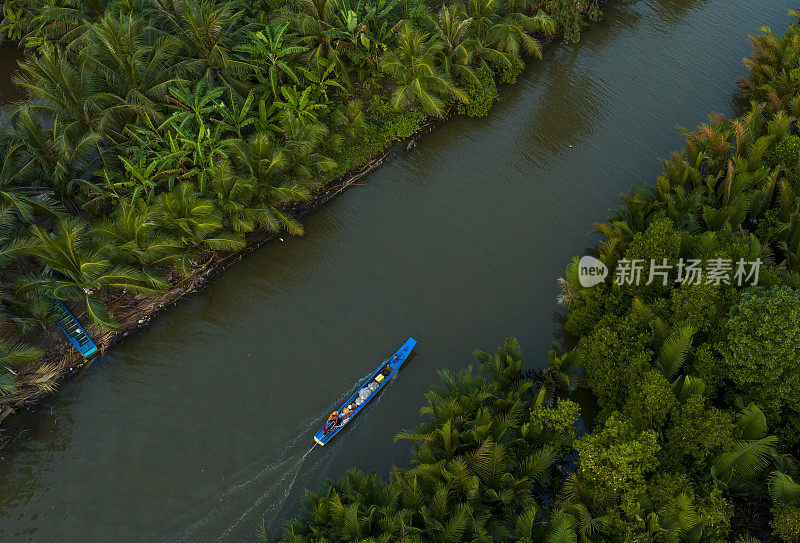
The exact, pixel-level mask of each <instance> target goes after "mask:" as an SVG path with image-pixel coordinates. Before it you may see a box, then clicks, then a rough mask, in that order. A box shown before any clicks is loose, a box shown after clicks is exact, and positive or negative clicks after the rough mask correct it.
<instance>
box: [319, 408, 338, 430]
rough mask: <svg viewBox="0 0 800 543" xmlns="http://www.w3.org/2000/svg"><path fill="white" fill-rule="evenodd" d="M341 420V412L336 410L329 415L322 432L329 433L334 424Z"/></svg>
mask: <svg viewBox="0 0 800 543" xmlns="http://www.w3.org/2000/svg"><path fill="white" fill-rule="evenodd" d="M338 422H339V412H338V411H334V412H333V413H331V414H330V415H329V416H328V421H327V422H326V423H325V426H324V427H323V428H322V433H323V434H327V433H328V432H330V431H331V430H332V429H333V427H334V426H336V424H337V423H338Z"/></svg>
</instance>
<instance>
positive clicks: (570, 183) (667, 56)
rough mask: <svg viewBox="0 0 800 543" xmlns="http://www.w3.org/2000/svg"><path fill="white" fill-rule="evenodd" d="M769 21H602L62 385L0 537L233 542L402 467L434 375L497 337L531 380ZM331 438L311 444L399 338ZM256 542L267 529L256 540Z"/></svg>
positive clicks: (664, 4)
mask: <svg viewBox="0 0 800 543" xmlns="http://www.w3.org/2000/svg"><path fill="white" fill-rule="evenodd" d="M792 5H793V2H790V1H789V0H785V1H784V0H781V1H775V0H770V1H767V0H757V1H756V0H707V1H701V0H661V1H657V0H640V1H635V2H630V1H629V2H622V3H615V4H614V5H612V6H611V7H608V8H607V10H606V16H605V19H604V22H602V23H600V24H597V25H596V26H594V27H593V28H592V29H591V30H589V31H588V32H586V34H585V37H584V39H583V40H582V41H581V43H579V44H577V45H556V46H553V47H551V48H550V49H549V50H548V51H547V52H546V53H545V58H544V60H543V62H540V63H535V64H534V65H533V66H531V67H530V68H529V69H527V70H526V71H525V73H524V74H523V75H522V76H521V77H520V81H519V82H518V84H517V85H515V86H512V87H506V88H504V89H502V91H501V97H502V101H501V102H500V103H499V104H498V106H497V107H496V108H495V109H494V110H493V111H492V112H491V114H490V116H489V117H487V118H483V119H477V120H475V119H454V120H451V121H448V122H446V123H444V124H443V125H442V126H441V127H439V128H438V129H437V130H436V131H435V132H433V133H432V134H430V135H427V136H425V137H423V138H422V140H421V142H420V145H419V147H417V148H415V149H413V150H412V151H411V152H409V153H402V154H400V156H398V157H396V158H395V159H394V160H393V161H391V162H390V163H389V164H387V165H385V166H384V167H383V168H381V169H380V170H378V171H377V172H376V173H374V174H373V175H371V176H370V177H369V178H368V179H367V180H366V182H365V183H364V184H363V186H358V187H355V188H353V189H351V190H350V191H349V192H347V193H346V194H345V195H343V196H342V197H340V198H338V199H337V200H335V201H334V202H332V203H331V204H330V205H328V206H326V207H325V208H324V209H323V210H322V211H321V212H320V213H318V214H316V215H314V216H312V217H309V218H308V219H307V220H306V222H305V225H306V232H307V235H306V236H305V237H303V238H295V239H286V241H284V242H282V243H281V242H279V243H274V244H272V245H269V246H266V247H264V248H262V249H260V250H258V251H257V252H256V253H254V254H253V255H251V256H249V257H247V258H246V259H244V260H243V261H241V262H239V263H237V264H236V265H235V266H233V267H232V268H231V269H230V270H228V271H227V272H225V273H224V274H223V275H222V276H221V277H219V278H217V279H216V280H215V281H214V282H213V283H212V285H211V288H210V289H208V290H207V291H206V292H204V293H201V294H198V295H195V296H192V297H190V298H188V299H186V300H184V301H183V302H182V303H180V304H179V305H178V306H177V307H175V308H172V309H170V310H169V311H167V312H166V313H165V314H163V315H162V316H161V317H160V318H159V319H157V321H156V322H155V323H153V324H152V325H151V326H150V327H149V328H148V329H147V330H145V331H143V332H141V333H139V334H137V335H135V336H132V337H130V338H128V339H127V340H126V341H125V342H124V343H123V344H122V345H120V346H118V347H116V348H115V349H113V350H112V352H110V353H108V354H107V355H105V356H104V357H103V358H101V359H99V360H97V361H95V362H94V364H93V365H92V366H91V367H90V368H89V369H88V370H87V371H86V372H85V374H84V375H83V376H82V377H80V378H78V379H76V380H73V381H69V382H67V383H65V384H64V385H63V386H62V387H61V390H60V391H59V392H58V393H57V394H55V395H54V396H53V397H52V399H50V400H49V401H47V402H45V403H44V404H43V405H42V406H41V407H40V409H39V410H38V411H37V412H36V413H33V414H30V415H27V417H28V420H26V421H22V422H24V423H25V424H27V425H28V427H29V428H30V431H29V432H28V433H27V434H26V435H25V436H24V438H23V439H21V440H18V441H17V442H15V444H13V445H12V446H10V447H9V449H8V450H4V451H3V454H4V455H5V456H6V458H5V460H4V461H2V463H0V540H2V541H4V542H17V541H52V540H57V541H61V542H71V541H126V542H129V541H142V542H145V541H146V542H154V541H242V540H252V539H254V535H255V532H254V530H255V527H256V525H257V524H258V522H259V520H260V518H261V517H262V516H264V515H266V516H267V517H268V519H276V518H277V519H284V518H286V517H287V516H290V515H292V514H294V513H296V512H297V511H298V503H299V498H300V497H301V496H302V491H303V489H304V488H306V487H309V488H316V487H317V485H318V484H319V483H320V482H321V481H322V480H324V479H325V478H336V477H338V476H340V475H341V474H342V473H343V472H344V471H345V470H347V469H348V468H350V467H353V466H357V467H359V468H361V469H364V470H377V471H378V472H379V473H380V474H382V475H383V476H386V475H387V473H388V471H389V469H390V468H391V466H392V465H395V464H397V465H404V464H406V463H407V460H408V457H409V446H408V445H407V444H406V443H395V442H394V439H393V438H394V436H395V435H396V434H397V433H398V432H399V431H401V430H403V429H406V428H410V427H413V426H415V425H417V424H418V423H419V421H420V417H419V408H420V407H421V405H422V403H423V393H424V392H425V391H426V389H428V388H429V387H430V386H431V385H433V384H436V383H437V382H438V378H437V373H436V372H437V370H438V369H439V368H442V367H446V368H452V369H459V368H462V367H464V366H465V365H466V364H468V363H469V362H470V361H471V351H472V349H474V348H476V347H477V348H481V349H483V350H494V349H495V347H496V346H497V345H498V344H500V343H501V342H502V341H503V338H504V337H506V336H509V335H516V336H518V337H519V338H520V340H521V343H522V346H523V352H524V355H525V364H526V366H528V367H541V366H543V365H544V364H545V363H546V360H547V357H546V351H547V349H548V347H549V345H550V342H551V341H552V339H553V336H554V333H555V332H556V330H557V329H558V324H557V323H556V322H555V321H554V319H553V315H554V312H555V311H557V310H558V306H557V305H556V303H555V297H556V295H557V294H558V288H557V284H556V279H557V278H558V277H559V276H561V275H563V273H564V267H565V266H566V264H567V263H568V261H569V259H570V258H571V257H572V256H573V255H576V254H581V253H582V250H583V248H584V247H586V246H587V245H588V244H590V243H591V242H592V238H591V237H588V236H587V235H586V233H587V232H589V231H590V230H591V228H592V223H593V222H595V221H597V220H600V219H602V218H604V217H605V215H606V213H607V210H608V209H609V208H611V207H614V206H616V205H618V203H619V201H618V199H617V194H618V193H619V192H621V191H623V190H627V189H628V188H630V187H631V186H634V185H640V184H643V183H645V182H648V181H650V180H652V179H654V177H655V176H656V175H657V174H658V173H659V171H660V165H659V162H658V161H657V158H658V157H666V156H668V155H669V153H670V151H672V150H674V149H677V148H679V147H680V146H681V142H682V138H681V136H680V134H679V132H678V130H677V127H678V126H687V127H694V126H696V125H697V124H698V123H700V122H703V121H704V120H706V114H707V113H708V112H712V111H719V112H723V113H730V112H731V110H732V100H733V97H734V95H735V93H736V85H735V80H736V79H737V78H738V77H740V76H742V75H743V74H744V69H743V68H742V63H741V59H742V57H743V56H745V55H747V54H749V52H750V44H749V42H748V40H747V39H746V35H747V34H748V33H755V32H757V31H758V29H759V27H760V26H761V25H770V26H772V27H773V28H774V29H775V30H776V32H783V31H784V30H785V28H786V26H787V24H788V17H787V16H786V15H785V12H786V11H787V10H788V9H789V8H790V7H792ZM410 335H413V336H414V337H416V338H417V339H418V340H419V345H418V347H417V351H416V356H415V357H414V358H413V359H412V360H410V361H409V362H408V363H407V364H406V366H405V368H404V369H403V370H402V372H401V373H400V375H399V376H398V377H397V378H396V379H395V380H394V381H393V382H392V383H391V385H390V386H389V387H387V389H386V390H385V392H384V393H383V394H382V395H381V396H380V397H379V399H378V400H377V401H376V402H374V403H375V405H370V406H369V408H368V409H367V410H365V412H364V413H362V414H361V415H360V416H359V418H358V419H357V421H356V423H355V424H354V425H353V427H351V428H348V429H347V431H345V432H344V433H343V434H342V435H339V436H337V438H336V439H335V440H334V442H332V443H331V444H329V445H328V446H326V447H325V448H324V449H321V448H319V447H317V448H315V449H313V450H311V451H310V452H309V448H310V446H311V443H312V439H311V436H312V432H313V430H312V428H313V427H314V426H315V425H317V424H319V423H320V421H321V420H322V418H323V417H324V416H325V415H326V414H327V411H328V410H330V409H331V408H332V407H333V405H334V403H333V402H334V400H335V399H336V398H337V397H341V395H342V393H344V392H345V391H346V390H347V389H349V388H351V387H352V386H353V385H354V384H355V383H356V382H357V381H358V380H359V379H360V378H362V377H364V376H366V375H367V374H368V373H369V372H370V371H371V370H372V369H373V368H374V367H375V366H376V365H377V363H378V360H379V359H380V358H381V357H384V356H386V355H388V354H389V353H390V352H391V351H392V350H393V349H394V348H396V346H398V345H399V344H400V343H402V342H403V341H404V340H405V339H406V338H407V337H408V336H410ZM268 526H269V527H270V528H271V529H274V528H275V526H276V524H275V523H274V522H271V523H268Z"/></svg>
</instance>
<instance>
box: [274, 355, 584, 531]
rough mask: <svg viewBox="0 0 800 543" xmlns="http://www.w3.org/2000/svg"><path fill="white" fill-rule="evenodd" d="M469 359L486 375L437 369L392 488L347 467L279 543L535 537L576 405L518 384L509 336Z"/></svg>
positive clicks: (309, 499)
mask: <svg viewBox="0 0 800 543" xmlns="http://www.w3.org/2000/svg"><path fill="white" fill-rule="evenodd" d="M475 358H476V360H477V361H478V362H480V365H481V367H482V368H483V370H485V371H486V372H488V374H489V375H488V377H482V376H478V375H475V374H474V373H473V368H472V366H470V367H469V368H467V369H466V370H464V371H462V372H460V373H459V374H452V373H450V372H447V371H442V372H440V376H441V380H442V385H441V386H439V387H434V388H433V389H431V391H430V392H428V394H426V397H427V400H428V403H427V405H426V406H425V407H423V408H422V413H423V414H425V415H427V416H429V417H430V421H429V422H426V423H423V424H422V425H421V426H420V427H419V428H418V429H416V430H413V431H407V432H404V433H402V434H400V435H399V436H398V437H399V438H401V439H404V440H410V441H411V442H412V443H413V444H414V452H413V459H412V461H411V467H410V468H408V469H395V470H394V471H393V472H392V474H391V478H390V481H389V483H388V484H387V483H384V482H383V481H381V480H380V479H379V478H378V477H377V476H376V475H370V476H368V475H364V474H363V473H361V472H359V471H356V470H353V471H351V472H349V473H348V474H347V475H346V476H345V477H344V478H343V479H342V480H340V481H338V482H333V481H329V482H327V483H325V484H324V485H323V488H322V490H321V491H320V492H319V493H316V494H314V493H311V492H307V493H306V497H305V500H304V512H303V513H302V514H301V515H300V516H299V517H298V518H296V519H294V520H292V521H290V522H288V523H287V524H286V526H285V527H284V537H283V539H282V540H283V541H292V542H297V543H299V542H310V541H314V542H326V541H327V542H334V541H380V542H385V543H389V542H394V541H403V542H428V541H438V542H442V543H457V542H459V541H512V540H513V541H518V542H520V543H522V542H533V541H540V540H541V537H542V536H543V535H544V531H543V530H546V527H545V526H543V525H542V523H541V522H540V520H541V519H540V516H541V514H540V513H539V511H540V510H543V509H542V500H543V498H547V497H548V496H551V495H552V493H553V491H554V490H555V488H556V487H555V486H554V484H555V483H557V481H558V475H559V470H560V469H561V466H560V465H558V464H557V463H556V460H557V459H558V458H560V457H561V456H563V455H564V453H565V452H566V451H568V450H569V449H570V447H571V444H572V441H573V439H574V436H575V430H574V425H575V423H576V421H577V419H578V411H579V409H578V406H577V404H575V403H573V402H571V401H570V400H567V399H564V400H561V401H559V402H558V405H557V406H552V407H551V406H547V405H544V404H543V399H544V397H543V396H541V395H538V394H536V393H535V391H534V390H533V388H532V387H533V383H532V382H530V381H527V380H523V379H521V376H522V373H521V369H522V361H521V353H520V349H519V344H518V343H517V342H516V341H515V340H511V341H508V342H507V343H506V344H505V345H504V346H503V347H502V348H501V349H499V350H498V351H497V353H496V354H495V355H493V356H490V355H488V354H486V353H482V352H479V351H478V352H476V353H475ZM265 539H268V538H266V537H265Z"/></svg>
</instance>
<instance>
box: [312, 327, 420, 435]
mask: <svg viewBox="0 0 800 543" xmlns="http://www.w3.org/2000/svg"><path fill="white" fill-rule="evenodd" d="M416 344H417V340H416V339H414V338H413V337H410V338H408V340H407V341H406V342H405V343H404V344H403V346H402V347H400V348H399V349H397V351H395V353H394V354H393V355H392V356H390V357H389V358H388V359H386V361H385V362H383V364H381V365H380V367H379V368H378V369H377V371H376V372H375V373H373V374H372V375H370V377H369V379H367V380H366V381H364V382H363V383H362V384H361V386H360V387H358V390H357V391H356V393H355V394H353V395H352V396H350V398H348V399H347V401H346V402H344V403H343V404H342V405H341V407H339V409H337V411H338V412H339V413H340V418H339V421H338V423H337V424H336V425H334V426H333V427H332V428H330V429H329V430H328V431H327V432H325V426H323V427H322V428H320V429H319V430H318V431H317V433H316V434H314V441H316V442H317V443H318V444H319V445H325V444H326V443H327V442H328V441H330V440H331V439H333V436H335V435H336V434H338V433H339V432H341V431H342V430H343V429H344V427H345V426H347V424H348V423H350V421H352V420H353V419H355V418H356V415H358V413H359V412H360V411H361V410H362V409H364V406H365V405H367V404H368V403H369V402H370V401H371V400H372V399H373V398H374V397H376V396H377V395H378V393H379V392H380V391H381V390H382V389H383V387H385V386H386V383H388V382H389V379H391V378H392V377H393V376H394V374H396V373H397V372H398V371H400V366H402V365H403V362H405V361H406V359H407V358H408V355H410V354H411V351H412V350H414V346H415V345H416ZM354 405H355V408H354V409H351V410H350V413H349V414H348V415H347V417H342V416H341V413H342V412H343V411H344V409H345V408H346V407H348V406H354Z"/></svg>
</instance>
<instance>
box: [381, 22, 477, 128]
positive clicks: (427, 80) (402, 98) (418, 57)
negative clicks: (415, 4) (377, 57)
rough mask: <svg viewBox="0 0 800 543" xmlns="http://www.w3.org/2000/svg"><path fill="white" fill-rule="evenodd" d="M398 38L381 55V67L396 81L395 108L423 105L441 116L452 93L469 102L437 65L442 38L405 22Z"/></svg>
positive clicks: (437, 115) (432, 112)
mask: <svg viewBox="0 0 800 543" xmlns="http://www.w3.org/2000/svg"><path fill="white" fill-rule="evenodd" d="M397 41H398V43H397V47H396V48H395V49H393V50H392V51H390V52H388V53H386V54H385V55H383V57H382V58H381V68H382V69H383V70H384V71H385V72H387V73H388V74H390V75H391V76H393V77H394V79H395V81H396V83H397V88H395V90H394V92H393V93H392V98H391V103H392V106H393V107H394V108H395V109H398V110H399V109H403V108H405V107H408V106H411V105H414V104H420V106H421V107H422V109H423V110H424V111H425V112H426V113H428V114H430V115H434V116H436V117H442V116H443V115H444V113H445V106H446V100H447V99H448V98H450V97H451V96H452V97H455V99H456V100H458V101H460V102H464V103H468V102H469V98H468V97H467V94H466V93H465V92H464V91H462V90H461V89H459V88H458V87H456V86H454V85H453V84H452V82H451V81H450V78H449V76H448V75H447V74H445V73H443V72H441V71H440V70H439V68H438V67H437V65H436V56H437V55H438V54H439V52H440V51H441V50H442V47H443V44H442V41H441V40H439V39H436V38H431V37H430V36H429V35H428V34H426V33H424V32H420V31H418V30H416V29H415V28H414V27H413V26H412V25H411V24H409V23H406V24H404V25H403V27H402V29H401V30H400V34H399V36H398V39H397Z"/></svg>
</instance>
